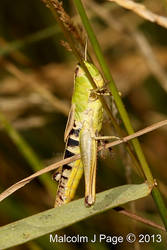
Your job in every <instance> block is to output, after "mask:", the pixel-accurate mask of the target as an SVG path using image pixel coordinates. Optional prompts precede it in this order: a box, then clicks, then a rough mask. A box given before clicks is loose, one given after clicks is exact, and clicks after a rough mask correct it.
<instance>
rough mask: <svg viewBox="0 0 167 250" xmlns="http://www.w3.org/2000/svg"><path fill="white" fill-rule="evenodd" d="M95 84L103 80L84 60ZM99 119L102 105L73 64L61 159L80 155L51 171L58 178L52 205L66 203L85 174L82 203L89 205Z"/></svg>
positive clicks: (93, 176)
mask: <svg viewBox="0 0 167 250" xmlns="http://www.w3.org/2000/svg"><path fill="white" fill-rule="evenodd" d="M84 63H85V66H86V67H87V69H88V71H89V73H90V74H91V76H92V78H93V80H94V81H95V83H96V86H97V91H98V89H101V88H103V86H104V82H103V78H102V76H101V74H100V73H99V71H98V70H97V69H96V67H95V66H94V65H93V64H91V63H88V62H87V61H84ZM102 120H103V107H102V104H101V102H100V100H99V98H98V94H97V93H96V90H93V88H92V85H91V83H90V81H89V80H88V78H87V76H86V73H85V72H84V70H83V69H82V67H81V66H79V65H78V66H77V67H76V70H75V76H74V91H73V96H72V106H71V110H70V113H69V116H68V121H67V125H66V129H65V133H64V140H65V142H66V147H65V152H64V158H67V157H71V156H73V155H75V154H79V153H80V154H81V159H79V160H76V161H74V162H71V163H69V164H66V165H63V166H62V167H60V169H58V171H57V172H56V173H55V174H54V179H55V180H57V181H59V185H58V190H57V195H56V201H55V207H57V206H61V205H63V204H65V203H68V202H69V201H70V200H71V199H72V198H73V197H74V194H75V191H76V189H77V186H78V184H79V181H80V178H81V177H82V174H83V172H84V176H85V205H86V206H91V205H93V203H94V202H95V195H96V190H95V189H96V164H97V139H96V137H97V136H98V134H99V132H100V130H101V127H102Z"/></svg>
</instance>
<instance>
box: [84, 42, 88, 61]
mask: <svg viewBox="0 0 167 250" xmlns="http://www.w3.org/2000/svg"><path fill="white" fill-rule="evenodd" d="M87 52H88V39H87V38H86V43H85V52H84V59H85V61H87Z"/></svg>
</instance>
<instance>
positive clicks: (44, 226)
mask: <svg viewBox="0 0 167 250" xmlns="http://www.w3.org/2000/svg"><path fill="white" fill-rule="evenodd" d="M150 192H151V189H150V187H149V186H148V185H147V184H146V183H143V184H138V185H134V184H131V185H123V186H119V187H116V188H112V189H109V190H107V191H104V192H101V193H99V194H97V197H96V203H95V205H94V206H92V207H90V208H86V207H85V205H84V199H79V200H76V201H73V202H70V203H68V204H67V205H64V206H61V207H58V208H52V209H49V210H47V211H44V212H41V213H38V214H35V215H33V216H30V217H27V218H25V219H22V220H19V221H16V222H13V223H11V224H8V225H6V226H3V227H1V228H0V249H6V248H9V247H12V246H16V245H19V244H23V243H25V242H27V241H30V240H32V239H35V238H37V237H40V236H42V235H45V234H48V233H51V232H53V231H55V230H59V229H62V228H64V227H67V226H70V225H72V224H73V223H76V222H78V221H81V220H83V219H86V218H88V217H90V216H92V215H95V214H98V213H101V212H104V211H106V210H108V209H111V208H114V207H117V206H120V205H122V204H125V203H127V202H130V201H133V200H137V199H140V198H143V197H145V196H147V195H148V194H149V193H150Z"/></svg>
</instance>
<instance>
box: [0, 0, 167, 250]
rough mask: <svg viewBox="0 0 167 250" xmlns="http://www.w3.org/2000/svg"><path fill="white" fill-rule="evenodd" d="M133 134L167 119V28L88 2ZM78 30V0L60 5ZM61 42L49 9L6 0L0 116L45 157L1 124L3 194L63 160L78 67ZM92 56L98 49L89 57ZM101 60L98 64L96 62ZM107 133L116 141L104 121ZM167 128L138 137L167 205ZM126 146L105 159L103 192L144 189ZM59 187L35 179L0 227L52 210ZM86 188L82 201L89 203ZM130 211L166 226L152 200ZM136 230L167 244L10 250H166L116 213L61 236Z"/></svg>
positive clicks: (0, 19) (0, 24)
mask: <svg viewBox="0 0 167 250" xmlns="http://www.w3.org/2000/svg"><path fill="white" fill-rule="evenodd" d="M83 2H84V4H85V7H86V10H87V13H88V16H89V18H90V20H91V23H92V25H93V28H94V30H95V32H96V34H97V38H98V40H99V42H100V44H101V47H102V49H103V52H104V55H105V58H106V60H107V62H108V64H109V66H110V69H111V72H112V74H113V78H114V80H115V82H116V84H117V87H118V89H119V91H120V92H121V93H122V98H123V101H124V103H125V105H126V108H127V110H128V113H129V116H130V118H131V121H132V124H133V127H134V129H135V131H137V130H139V129H142V128H144V127H146V126H148V125H151V124H153V123H156V122H158V121H161V120H163V119H166V117H167V108H166V107H167V93H166V91H167V77H166V76H167V73H166V68H167V39H166V37H167V30H166V29H164V28H162V27H160V26H158V25H156V24H153V23H149V22H148V21H145V20H144V19H142V18H140V17H139V16H137V15H135V14H133V13H132V12H131V11H126V10H124V9H122V8H120V7H119V6H117V5H116V4H114V3H108V2H105V1H93V0H92V1H89V0H87V1H86V0H84V1H83ZM138 2H140V3H143V4H144V5H146V6H147V7H148V8H149V9H150V10H151V11H153V12H155V13H157V14H159V15H164V16H165V15H167V9H166V5H165V1H156V0H146V1H138ZM63 6H64V7H65V9H66V11H67V12H68V13H69V14H70V16H72V17H73V21H74V24H78V23H80V21H79V17H78V16H77V15H76V10H75V8H74V5H73V1H72V0H71V1H70V0H69V1H63ZM63 39H64V36H63V34H62V32H61V30H60V28H59V26H58V25H57V24H56V22H55V19H54V18H53V16H52V14H51V12H50V11H49V9H47V8H46V7H45V5H44V4H43V3H42V2H41V1H39V0H29V1H21V0H15V1H10V0H1V1H0V64H1V67H0V112H2V113H3V115H4V116H5V117H6V119H7V120H8V121H9V122H10V124H11V125H12V127H13V128H14V129H15V130H16V131H17V132H18V133H19V134H20V136H21V137H22V138H23V139H24V140H25V141H26V142H27V144H28V145H29V147H30V148H31V149H32V150H33V151H34V152H35V154H36V156H37V157H38V158H39V159H40V162H39V164H38V160H37V159H36V160H35V163H33V164H31V162H28V161H27V159H26V158H25V157H24V156H23V154H22V153H21V152H20V150H19V146H18V145H17V144H16V143H15V142H14V141H13V140H12V139H11V138H10V136H9V134H8V133H9V131H8V132H7V131H5V130H4V126H2V123H0V190H1V191H3V190H5V189H6V188H8V187H9V186H11V185H12V184H14V183H15V182H17V181H19V180H21V179H23V178H25V177H27V176H28V175H30V174H32V173H34V172H35V171H36V170H37V168H38V167H39V168H40V167H44V166H47V165H50V164H51V163H53V162H56V161H59V160H60V159H62V156H63V150H64V139H63V134H64V129H65V125H66V121H67V114H68V110H69V107H70V100H71V95H72V90H73V75H74V70H75V66H76V64H77V61H76V59H75V58H74V56H73V55H72V54H71V53H70V52H68V51H67V50H66V49H65V48H64V47H63V46H62V45H61V40H63ZM90 53H91V55H92V57H94V56H93V54H92V51H91V49H90ZM95 62H96V60H95ZM103 134H105V135H108V134H113V131H112V130H111V125H110V122H109V120H108V119H107V117H105V119H104V129H103ZM166 134H167V128H166V127H163V128H161V129H158V130H157V131H154V132H151V133H149V134H147V135H144V136H142V137H141V138H139V139H140V142H141V145H142V148H143V150H144V152H145V155H146V158H147V160H148V162H149V164H150V167H151V170H152V172H153V174H154V177H155V178H156V179H157V180H158V181H159V184H160V185H159V187H160V190H161V192H162V194H163V196H164V198H165V199H166V197H167V181H166V180H167V171H166V162H167V153H166V152H167V150H166V149H167V136H166ZM140 182H141V179H140V178H139V177H138V176H137V174H136V172H135V171H134V170H133V162H131V161H130V160H129V158H128V157H127V152H126V151H125V149H124V147H122V146H120V147H116V148H114V149H113V150H112V155H111V154H108V155H107V157H106V158H105V159H102V158H100V157H99V160H98V169H97V192H100V191H103V190H105V189H109V188H111V187H115V186H119V185H123V184H126V183H140ZM56 189H57V184H56V183H54V182H53V180H52V173H49V174H48V175H45V176H43V177H42V178H37V179H35V180H33V181H32V183H30V184H28V185H26V186H25V187H24V188H22V189H20V190H19V191H17V192H16V193H14V194H13V195H11V196H9V197H8V198H7V199H5V200H4V201H2V202H1V203H0V225H6V224H8V223H10V222H13V221H16V220H19V219H22V218H24V217H26V216H30V215H32V214H35V213H38V212H40V211H44V210H46V209H49V208H51V207H53V204H54V199H55V194H56ZM83 195H84V182H83V180H82V181H81V183H80V185H79V188H78V190H77V193H76V196H75V197H76V198H79V197H83ZM125 207H126V208H127V209H128V210H131V211H132V212H134V213H136V214H138V215H141V216H143V217H146V218H148V219H150V220H151V221H154V222H156V223H158V224H161V223H162V222H161V220H160V217H159V214H158V213H157V209H156V207H155V205H154V202H153V200H152V198H151V196H150V197H148V198H145V199H142V200H139V201H137V202H134V203H133V204H127V205H126V206H125ZM129 232H134V233H135V234H136V235H139V234H146V233H148V234H150V235H151V234H158V233H161V234H162V239H163V242H162V243H147V244H141V245H140V246H139V245H137V244H132V245H131V244H126V243H123V244H120V245H116V246H114V245H112V244H111V243H110V244H109V243H98V242H97V243H95V244H91V243H87V244H84V243H74V244H72V243H71V244H68V243H50V242H49V236H48V235H47V236H45V237H41V238H39V239H37V240H34V241H32V242H29V243H27V244H24V245H22V246H18V247H15V248H13V249H33V250H36V249H37V250H38V249H78V248H84V249H92V250H93V249H96V248H97V247H99V248H101V249H104V250H105V249H125V250H126V249H128V250H129V249H136V250H137V249H159V250H161V249H162V250H163V249H166V240H165V234H164V233H162V232H160V231H159V230H156V229H153V228H151V227H148V226H146V225H143V224H141V223H138V222H135V221H134V220H131V219H129V218H127V217H125V216H123V215H120V214H118V213H117V212H115V211H113V210H111V211H108V212H105V213H103V214H100V215H97V216H94V217H92V218H89V219H87V220H85V221H82V222H80V223H76V224H75V225H73V226H70V227H68V228H66V229H64V230H61V231H59V232H56V233H57V234H59V235H64V234H66V235H77V234H79V235H87V236H88V237H92V236H93V234H97V235H99V234H101V233H104V234H106V235H111V236H114V235H116V236H119V235H122V236H125V235H126V234H128V233H129Z"/></svg>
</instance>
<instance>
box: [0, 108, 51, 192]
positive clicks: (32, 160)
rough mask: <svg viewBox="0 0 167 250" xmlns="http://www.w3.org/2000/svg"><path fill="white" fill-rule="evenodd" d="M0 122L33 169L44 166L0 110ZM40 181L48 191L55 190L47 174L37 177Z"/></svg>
mask: <svg viewBox="0 0 167 250" xmlns="http://www.w3.org/2000/svg"><path fill="white" fill-rule="evenodd" d="M0 123H1V124H2V125H3V128H4V130H5V131H6V133H7V134H8V136H9V137H10V138H11V139H12V141H13V142H14V143H15V145H16V147H17V149H18V150H19V151H20V152H21V154H22V155H23V156H24V158H25V159H26V160H27V162H28V163H29V165H30V166H31V168H32V169H33V171H35V172H36V171H38V170H40V169H42V168H44V165H43V163H42V162H41V161H40V159H39V158H38V157H37V155H36V154H35V153H34V151H33V149H32V148H31V147H30V146H29V145H28V143H27V142H26V141H25V140H24V139H23V138H22V136H21V135H20V134H19V133H18V132H17V131H16V130H15V129H14V128H13V126H12V125H11V124H10V123H9V122H8V120H7V119H6V118H5V116H4V115H3V114H2V113H1V112H0ZM39 178H40V180H41V182H42V183H43V184H44V186H45V187H46V188H47V190H48V191H50V192H53V191H55V187H54V186H55V185H54V184H53V183H52V181H51V178H50V176H49V175H45V176H44V175H42V176H40V177H39Z"/></svg>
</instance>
